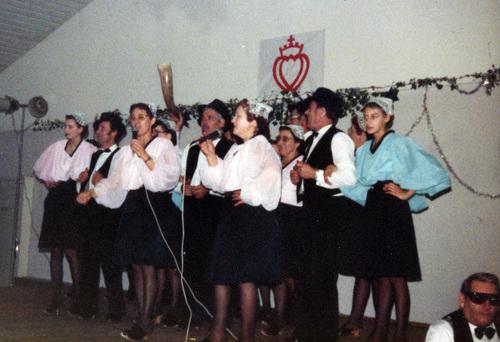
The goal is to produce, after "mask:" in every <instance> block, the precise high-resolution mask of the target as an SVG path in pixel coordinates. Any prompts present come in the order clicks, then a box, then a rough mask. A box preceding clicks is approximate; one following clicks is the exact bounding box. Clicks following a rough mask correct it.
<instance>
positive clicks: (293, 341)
mask: <svg viewBox="0 0 500 342" xmlns="http://www.w3.org/2000/svg"><path fill="white" fill-rule="evenodd" d="M285 342H306V340H304V339H302V338H300V337H294V336H292V337H287V338H286V339H285Z"/></svg>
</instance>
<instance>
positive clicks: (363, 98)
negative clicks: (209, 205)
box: [32, 65, 500, 131]
mask: <svg viewBox="0 0 500 342" xmlns="http://www.w3.org/2000/svg"><path fill="white" fill-rule="evenodd" d="M464 79H473V80H476V81H477V82H478V83H477V86H476V87H474V88H473V89H472V90H463V89H461V88H460V82H459V81H462V80H464ZM498 85H500V68H496V67H495V65H492V67H491V69H489V70H487V71H486V72H476V73H472V74H467V75H463V76H459V77H435V78H430V77H427V78H412V79H410V80H408V81H399V82H393V83H392V84H390V85H387V86H370V87H364V88H343V89H337V90H336V92H337V93H339V94H342V95H343V97H344V99H345V115H347V114H350V115H354V114H356V113H357V112H359V111H360V110H361V108H362V106H363V105H364V104H366V102H367V100H368V98H369V97H370V96H384V97H389V98H391V99H392V100H393V101H398V100H399V99H398V94H399V91H400V90H401V89H411V90H415V89H418V88H429V87H435V88H436V89H438V90H441V89H443V88H444V87H445V86H447V87H449V89H450V90H456V91H458V92H459V93H461V94H465V95H471V94H474V93H476V92H477V91H478V90H479V89H481V88H484V89H485V91H486V94H487V95H491V92H492V90H493V88H495V86H498ZM309 94H310V93H309V92H306V93H302V94H300V93H291V92H282V93H278V94H272V95H271V96H269V97H268V98H265V99H260V101H262V102H265V103H267V104H268V105H270V106H271V107H273V109H274V110H273V112H272V114H271V122H272V123H273V124H274V125H278V124H282V123H284V122H285V121H286V117H287V114H288V107H289V106H290V105H291V104H294V103H297V102H298V101H300V100H302V99H305V98H306V97H307V96H309ZM239 101H240V100H239V99H236V98H233V99H229V100H228V101H227V102H226V104H227V105H228V107H229V108H230V109H231V111H232V112H234V109H235V107H236V105H237V104H238V103H239ZM199 105H200V103H195V104H193V105H183V104H181V105H178V106H177V109H178V112H179V113H180V114H181V115H182V116H183V118H184V125H185V126H186V127H189V123H188V122H189V121H190V120H191V119H195V120H198V117H199V113H198V106H199ZM157 115H158V116H159V117H164V118H168V116H169V115H171V113H170V112H169V111H168V109H166V108H158V110H157ZM63 126H64V121H61V120H59V119H55V120H36V121H35V122H34V123H33V126H32V129H33V130H34V131H51V130H54V129H57V128H62V127H63Z"/></svg>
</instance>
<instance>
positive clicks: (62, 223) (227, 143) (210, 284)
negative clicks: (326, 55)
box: [33, 88, 450, 342]
mask: <svg viewBox="0 0 500 342" xmlns="http://www.w3.org/2000/svg"><path fill="white" fill-rule="evenodd" d="M393 107H394V106H393V102H392V100H391V99H389V98H385V97H372V98H370V99H369V100H368V102H367V103H366V104H365V105H364V107H363V108H362V110H361V112H360V113H359V114H358V116H357V117H353V119H352V120H351V123H352V126H351V127H350V128H349V130H348V131H347V132H343V131H342V130H340V129H339V128H337V123H338V121H339V120H340V119H341V118H342V117H344V116H345V112H344V99H343V98H342V97H341V96H340V95H339V94H337V93H335V92H333V91H332V90H330V89H327V88H318V89H317V90H316V91H315V92H313V93H312V95H311V96H309V97H307V98H305V99H303V100H302V101H300V102H297V103H296V104H294V105H293V106H290V107H289V108H288V110H289V113H288V117H287V121H286V124H283V125H282V126H279V129H278V135H277V136H275V137H271V133H270V127H269V124H270V121H271V120H270V119H271V118H272V110H273V108H272V107H270V106H269V105H267V104H265V103H259V102H255V101H249V100H246V99H245V100H243V101H241V102H239V103H238V104H237V105H236V107H235V108H234V110H233V111H232V112H231V111H230V109H229V108H228V106H227V105H226V104H225V103H224V102H222V101H220V100H218V99H214V100H213V101H212V102H210V103H208V104H206V105H202V106H200V107H199V108H198V109H199V121H198V124H199V126H200V129H201V138H200V139H197V140H195V141H193V142H192V143H190V144H188V145H187V146H186V147H185V148H184V149H182V150H181V148H180V146H179V144H178V142H179V140H180V139H179V135H180V132H181V129H182V127H183V118H182V115H175V113H174V115H171V117H170V119H171V121H168V122H167V121H166V120H164V119H163V118H159V117H157V116H156V113H155V108H154V107H152V106H150V105H148V104H146V103H135V104H132V105H131V106H130V110H129V117H128V123H129V125H130V126H131V129H132V139H131V140H130V142H129V143H128V144H123V145H122V146H120V142H121V141H122V139H123V138H124V137H125V136H126V126H125V123H124V120H123V118H122V117H121V115H120V113H118V112H104V113H102V114H101V115H100V117H99V118H98V119H97V120H96V121H95V122H94V123H93V128H94V129H93V132H94V140H93V141H91V142H89V141H87V140H86V138H87V135H88V132H89V129H88V124H89V123H88V121H87V119H86V116H85V114H83V113H78V112H76V113H70V114H67V115H66V117H65V125H64V135H65V139H63V140H60V141H58V142H56V143H54V144H52V145H50V146H49V147H48V148H47V149H46V150H45V151H44V152H43V153H42V155H41V156H40V157H39V158H38V160H37V161H36V163H35V165H34V167H33V171H34V174H35V176H36V177H37V179H38V180H39V181H40V182H41V183H43V185H44V186H45V187H46V188H47V189H48V195H47V197H46V199H45V202H44V216H43V222H42V229H41V234H40V241H39V248H40V249H41V250H42V251H48V252H50V272H51V283H52V297H51V299H50V301H49V303H48V306H47V308H46V310H45V312H46V314H48V315H55V316H57V315H59V314H61V311H62V308H63V305H64V301H65V293H64V288H63V267H62V265H63V258H64V256H66V258H67V260H68V262H69V264H70V269H71V278H72V288H71V291H70V294H69V295H70V305H69V309H68V311H69V312H70V313H71V314H72V315H75V316H78V317H80V318H82V319H85V320H91V319H96V318H97V317H99V316H100V314H101V312H100V309H101V310H102V307H103V305H102V303H100V302H99V284H100V274H101V271H102V274H103V278H104V282H105V285H106V297H107V304H106V305H107V308H106V312H105V313H104V317H105V318H106V319H107V320H110V321H111V322H120V321H122V320H125V318H127V321H126V323H127V327H126V328H125V329H123V330H122V331H121V333H120V335H121V336H122V337H123V338H125V339H128V340H134V341H141V340H145V339H147V337H148V335H150V334H152V333H153V330H154V327H155V326H156V325H159V324H163V325H165V326H168V327H173V326H180V327H181V328H187V327H190V328H191V329H194V328H197V327H206V326H209V327H210V328H209V330H208V331H207V332H206V334H205V337H204V339H203V341H206V342H210V341H215V342H220V341H227V340H229V334H228V331H227V328H229V327H232V326H235V324H234V322H235V320H237V321H238V322H239V324H238V325H237V326H238V334H239V337H238V338H239V340H240V341H245V342H248V341H255V335H256V334H262V335H265V336H282V337H283V339H284V340H285V339H286V340H287V341H296V342H300V341H311V342H322V341H325V342H326V341H335V340H336V339H337V337H338V336H351V337H359V336H360V334H361V329H362V318H363V313H364V310H365V307H366V305H367V301H368V297H369V295H370V290H371V291H372V292H373V293H372V295H373V298H374V303H375V312H376V322H375V324H374V329H373V331H371V333H370V341H386V340H387V338H388V326H389V319H390V314H391V310H392V307H393V305H394V306H395V308H396V311H395V312H396V328H395V330H394V336H393V337H391V339H392V338H393V340H394V341H405V340H406V333H407V326H408V317H409V310H410V293H409V290H408V282H410V281H419V280H421V271H420V266H419V257H418V249H417V242H416V239H415V228H414V224H413V219H412V213H416V212H420V211H422V210H424V209H426V208H427V206H428V201H427V199H426V196H427V197H429V196H431V197H432V196H434V197H435V196H437V195H439V194H441V193H443V192H445V191H446V190H447V189H448V188H449V187H450V181H449V177H448V174H447V172H446V171H445V169H444V168H443V167H442V166H441V164H440V163H439V161H438V160H437V159H436V158H435V157H434V156H432V155H431V154H429V153H428V152H426V151H425V150H423V149H422V147H420V146H419V145H418V144H417V143H415V142H414V141H413V140H412V139H411V138H409V137H407V136H404V135H400V134H398V133H396V132H394V130H392V125H393V122H394V120H395V113H394V108H393ZM124 271H127V272H128V274H129V283H130V287H129V291H128V292H127V295H126V294H125V292H124V290H123V287H122V273H123V272H124ZM339 274H343V275H345V276H351V277H354V278H355V287H354V292H353V307H352V312H351V315H350V316H349V318H348V320H347V322H345V324H344V325H342V326H339V309H338V303H339V293H338V291H337V279H338V276H339ZM270 293H272V294H273V298H274V300H273V305H271V304H270V303H271V300H270V297H271V296H270ZM128 294H130V295H128ZM183 294H184V295H183ZM346 295H347V294H346ZM349 295H351V294H349ZM184 297H185V298H186V300H184ZM127 299H130V300H133V302H134V305H135V306H134V307H135V310H134V313H133V314H132V316H133V317H130V313H129V315H128V316H127V311H126V302H127ZM271 306H272V307H273V308H271ZM129 319H130V321H131V323H130V322H129ZM129 324H130V325H129ZM256 327H258V329H256ZM256 330H257V331H256Z"/></svg>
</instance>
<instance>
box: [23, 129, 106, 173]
mask: <svg viewBox="0 0 500 342" xmlns="http://www.w3.org/2000/svg"><path fill="white" fill-rule="evenodd" d="M67 143H68V140H66V139H64V140H59V141H57V142H55V143H53V144H52V145H50V146H49V147H47V148H46V149H45V151H43V153H42V154H41V155H40V157H38V159H37V161H36V162H35V165H34V166H33V173H34V174H35V176H36V177H37V178H38V179H41V180H44V181H51V182H58V181H67V180H68V179H70V178H71V179H73V180H76V179H77V178H78V176H79V175H80V173H81V172H82V171H83V170H85V167H86V166H87V163H88V161H89V160H90V157H91V156H92V153H94V152H95V151H97V147H95V146H94V145H92V144H90V143H88V142H87V141H82V142H81V143H80V145H79V146H78V148H77V149H76V150H75V151H74V152H73V155H72V156H70V155H69V154H68V153H66V151H65V150H64V149H65V148H66V144H67Z"/></svg>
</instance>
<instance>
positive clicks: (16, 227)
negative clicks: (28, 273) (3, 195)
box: [11, 105, 26, 286]
mask: <svg viewBox="0 0 500 342" xmlns="http://www.w3.org/2000/svg"><path fill="white" fill-rule="evenodd" d="M21 107H22V115H21V131H20V132H19V134H20V135H19V143H18V145H17V146H18V154H17V155H18V158H19V159H18V161H17V178H16V196H15V199H14V232H13V234H12V243H11V246H12V248H13V253H12V254H13V256H12V259H11V260H12V264H11V285H12V286H13V285H14V274H15V271H16V244H17V235H18V232H19V212H20V208H19V207H20V202H21V184H22V181H23V152H24V116H25V113H26V106H25V105H21Z"/></svg>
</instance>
